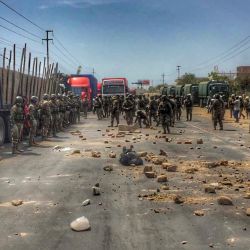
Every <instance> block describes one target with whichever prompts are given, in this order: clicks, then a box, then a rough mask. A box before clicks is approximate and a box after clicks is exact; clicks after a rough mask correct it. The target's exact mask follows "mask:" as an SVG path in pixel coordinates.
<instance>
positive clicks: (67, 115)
mask: <svg viewBox="0 0 250 250" xmlns="http://www.w3.org/2000/svg"><path fill="white" fill-rule="evenodd" d="M69 115H70V111H69V110H66V112H65V113H64V122H65V124H66V125H69Z"/></svg>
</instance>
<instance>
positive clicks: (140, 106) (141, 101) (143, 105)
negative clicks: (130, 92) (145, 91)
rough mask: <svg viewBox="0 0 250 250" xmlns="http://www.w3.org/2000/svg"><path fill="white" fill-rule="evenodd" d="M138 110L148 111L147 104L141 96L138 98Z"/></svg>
mask: <svg viewBox="0 0 250 250" xmlns="http://www.w3.org/2000/svg"><path fill="white" fill-rule="evenodd" d="M138 99H139V100H138V103H137V109H139V110H146V103H145V101H144V99H143V97H142V96H141V95H139V96H138Z"/></svg>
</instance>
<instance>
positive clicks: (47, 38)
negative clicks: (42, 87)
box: [42, 30, 53, 69]
mask: <svg viewBox="0 0 250 250" xmlns="http://www.w3.org/2000/svg"><path fill="white" fill-rule="evenodd" d="M49 33H52V34H53V30H46V38H44V39H42V41H45V42H46V46H47V69H49V42H50V41H53V39H52V38H49Z"/></svg>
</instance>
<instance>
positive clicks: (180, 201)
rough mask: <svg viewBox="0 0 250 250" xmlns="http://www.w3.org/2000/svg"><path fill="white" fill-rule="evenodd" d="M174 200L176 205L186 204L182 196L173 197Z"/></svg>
mask: <svg viewBox="0 0 250 250" xmlns="http://www.w3.org/2000/svg"><path fill="white" fill-rule="evenodd" d="M173 200H174V202H175V203H176V204H182V203H184V201H185V200H184V198H183V197H181V196H180V195H175V196H174V197H173Z"/></svg>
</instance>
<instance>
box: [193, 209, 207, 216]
mask: <svg viewBox="0 0 250 250" xmlns="http://www.w3.org/2000/svg"><path fill="white" fill-rule="evenodd" d="M194 215H196V216H204V215H205V213H204V211H203V210H196V211H194Z"/></svg>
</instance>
